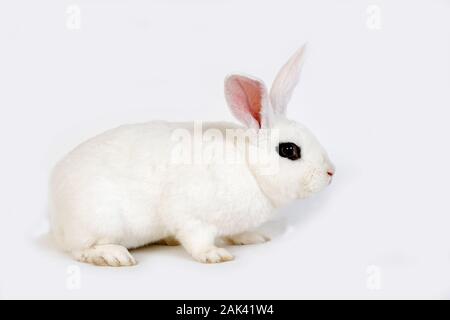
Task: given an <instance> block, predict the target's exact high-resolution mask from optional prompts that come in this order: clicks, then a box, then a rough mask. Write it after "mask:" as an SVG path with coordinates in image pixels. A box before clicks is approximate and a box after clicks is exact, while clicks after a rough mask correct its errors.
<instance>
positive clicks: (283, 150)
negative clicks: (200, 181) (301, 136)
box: [277, 142, 302, 160]
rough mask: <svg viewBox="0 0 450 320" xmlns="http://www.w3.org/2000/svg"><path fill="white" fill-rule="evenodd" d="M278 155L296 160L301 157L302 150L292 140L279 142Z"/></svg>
mask: <svg viewBox="0 0 450 320" xmlns="http://www.w3.org/2000/svg"><path fill="white" fill-rule="evenodd" d="M277 151H278V153H279V154H280V157H282V158H288V159H289V160H298V159H300V158H301V157H302V151H301V149H300V147H299V146H298V145H296V144H295V143H292V142H287V143H280V144H279V145H278V148H277Z"/></svg>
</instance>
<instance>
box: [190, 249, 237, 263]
mask: <svg viewBox="0 0 450 320" xmlns="http://www.w3.org/2000/svg"><path fill="white" fill-rule="evenodd" d="M194 258H195V259H196V260H197V261H199V262H202V263H220V262H226V261H231V260H233V259H234V257H233V256H232V255H231V254H230V253H229V252H228V251H227V250H225V249H223V248H217V247H213V248H211V249H208V250H206V251H204V252H200V253H198V254H195V255H194Z"/></svg>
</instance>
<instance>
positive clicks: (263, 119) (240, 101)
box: [225, 75, 273, 129]
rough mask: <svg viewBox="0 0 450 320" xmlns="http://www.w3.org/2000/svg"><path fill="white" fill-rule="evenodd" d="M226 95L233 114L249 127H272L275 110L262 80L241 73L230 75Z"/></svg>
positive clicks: (226, 85) (226, 84)
mask: <svg viewBox="0 0 450 320" xmlns="http://www.w3.org/2000/svg"><path fill="white" fill-rule="evenodd" d="M225 97H226V99H227V102H228V106H229V107H230V109H231V112H232V113H233V115H234V116H235V117H236V118H237V119H238V120H239V121H240V122H242V123H243V124H244V125H246V126H247V127H248V128H253V129H260V128H268V127H270V123H271V118H272V113H273V112H272V109H271V107H270V104H269V99H268V96H267V89H266V86H265V85H264V83H263V82H262V81H259V80H256V79H252V78H249V77H246V76H241V75H231V76H228V77H227V78H226V79H225Z"/></svg>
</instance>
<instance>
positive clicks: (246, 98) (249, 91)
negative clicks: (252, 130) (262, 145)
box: [233, 77, 262, 127]
mask: <svg viewBox="0 0 450 320" xmlns="http://www.w3.org/2000/svg"><path fill="white" fill-rule="evenodd" d="M233 87H234V88H233V91H234V92H233V98H234V100H235V105H236V106H238V107H241V108H246V109H247V110H246V112H249V113H250V114H251V116H252V117H253V119H255V120H256V121H257V122H258V124H259V127H261V108H262V105H261V100H262V88H261V85H260V84H259V83H258V82H257V81H254V80H251V79H248V78H243V77H239V78H236V79H235V82H234V85H233ZM236 87H237V88H236ZM239 91H240V92H239Z"/></svg>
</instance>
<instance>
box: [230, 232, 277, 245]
mask: <svg viewBox="0 0 450 320" xmlns="http://www.w3.org/2000/svg"><path fill="white" fill-rule="evenodd" d="M225 240H226V241H227V242H228V243H230V244H234V245H246V244H258V243H264V242H267V241H269V240H270V238H269V237H267V236H265V235H262V234H260V233H257V232H244V233H240V234H237V235H234V236H231V237H227V238H226V239H225Z"/></svg>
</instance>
